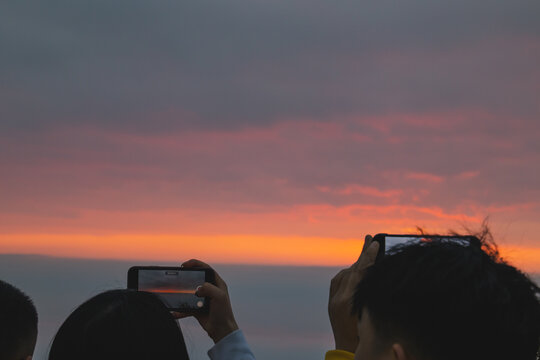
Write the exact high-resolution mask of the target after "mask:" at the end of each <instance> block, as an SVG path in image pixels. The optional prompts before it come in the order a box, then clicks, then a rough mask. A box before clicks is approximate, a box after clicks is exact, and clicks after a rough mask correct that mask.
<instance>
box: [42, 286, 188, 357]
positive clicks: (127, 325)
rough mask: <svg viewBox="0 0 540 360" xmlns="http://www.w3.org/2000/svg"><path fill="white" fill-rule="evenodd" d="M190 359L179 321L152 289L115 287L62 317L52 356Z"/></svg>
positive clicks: (53, 344)
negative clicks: (65, 317) (135, 289)
mask: <svg viewBox="0 0 540 360" xmlns="http://www.w3.org/2000/svg"><path fill="white" fill-rule="evenodd" d="M64 359H79V360H85V359H88V360H89V359H92V360H95V359H100V360H106V359H111V360H112V359H115V360H124V359H125V360H128V359H129V360H150V359H152V360H153V359H163V360H167V359H174V360H178V359H180V360H182V359H188V355H187V350H186V345H185V343H184V338H183V336H182V332H181V330H180V326H179V325H178V323H177V322H176V321H175V320H174V319H173V317H172V316H171V314H170V313H169V311H168V310H167V308H166V306H165V305H164V304H163V303H162V301H161V300H160V299H159V298H158V297H157V296H156V295H154V294H152V293H147V292H139V291H134V290H111V291H106V292H104V293H101V294H99V295H97V296H95V297H93V298H91V299H90V300H88V301H86V302H85V303H84V304H82V305H81V306H79V307H78V308H77V309H76V310H75V311H73V313H72V314H71V315H70V316H69V317H68V318H67V319H66V321H64V323H63V324H62V326H61V327H60V329H59V330H58V333H57V334H56V336H55V338H54V341H53V343H52V345H51V349H50V352H49V360H64Z"/></svg>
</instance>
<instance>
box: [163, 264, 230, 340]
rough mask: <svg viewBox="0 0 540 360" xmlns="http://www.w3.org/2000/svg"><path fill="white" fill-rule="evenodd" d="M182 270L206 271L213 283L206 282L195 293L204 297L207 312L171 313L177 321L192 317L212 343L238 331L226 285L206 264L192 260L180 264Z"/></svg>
mask: <svg viewBox="0 0 540 360" xmlns="http://www.w3.org/2000/svg"><path fill="white" fill-rule="evenodd" d="M182 268H183V269H193V268H198V269H207V270H209V271H212V273H213V274H214V276H215V282H214V283H213V284H212V283H209V282H206V283H204V285H202V286H201V287H200V288H199V289H198V290H197V292H196V295H197V296H201V297H204V298H205V299H206V300H207V301H208V302H209V310H208V312H192V313H186V312H173V313H172V314H173V316H174V317H175V318H177V319H180V318H184V317H187V316H194V317H195V318H196V319H197V320H198V321H199V324H201V327H202V328H203V329H204V330H205V331H206V332H207V333H208V336H210V338H212V340H213V341H214V343H217V342H218V341H219V340H221V339H223V338H224V337H225V336H227V335H229V334H230V333H232V332H233V331H235V330H238V324H237V323H236V320H235V318H234V314H233V310H232V306H231V300H230V298H229V291H228V289H227V284H225V281H223V279H222V278H221V277H220V276H219V274H218V273H217V272H215V271H214V270H213V269H212V268H211V267H210V266H209V265H208V264H206V263H204V262H202V261H200V260H196V259H192V260H188V261H186V262H185V263H183V264H182Z"/></svg>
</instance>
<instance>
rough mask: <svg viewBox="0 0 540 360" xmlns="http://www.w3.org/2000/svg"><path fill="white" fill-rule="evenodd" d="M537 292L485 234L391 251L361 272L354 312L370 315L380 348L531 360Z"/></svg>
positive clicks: (432, 358) (538, 314)
mask: <svg viewBox="0 0 540 360" xmlns="http://www.w3.org/2000/svg"><path fill="white" fill-rule="evenodd" d="M483 233H484V235H485V234H488V235H489V234H490V233H489V230H488V231H487V232H483ZM539 295H540V289H539V288H538V286H537V285H536V284H534V283H533V282H532V281H531V280H530V279H529V278H528V277H527V276H526V275H525V274H523V273H522V272H521V271H519V270H518V269H516V268H515V267H513V266H511V265H509V264H508V263H506V262H505V261H504V260H502V259H501V258H500V257H499V252H498V251H497V248H496V246H495V244H494V242H493V241H492V239H490V237H486V236H484V238H482V237H481V238H477V237H472V238H470V239H469V241H468V242H466V243H464V242H456V241H451V240H448V239H444V238H436V239H432V240H431V241H427V242H409V243H405V244H399V245H396V246H394V247H393V248H392V249H390V251H389V252H387V254H386V255H385V256H384V257H383V258H382V259H381V260H380V261H379V262H377V263H376V264H375V265H374V266H372V267H370V268H369V269H367V271H366V273H365V276H364V278H363V280H362V281H361V282H360V283H359V284H358V286H357V289H356V293H355V296H354V299H353V309H354V312H355V313H356V314H358V316H359V317H361V314H362V310H363V309H364V308H365V309H366V310H367V311H368V312H369V316H370V319H371V320H372V323H373V326H374V328H375V332H376V334H377V338H378V339H380V341H379V343H378V344H377V345H378V347H379V348H380V349H382V348H384V347H386V346H388V345H391V344H392V343H395V342H400V343H402V344H403V346H404V348H405V351H406V352H408V353H409V354H410V355H411V356H412V357H413V358H414V359H419V360H427V359H429V360H450V359H463V360H469V359H470V360H472V359H475V360H482V359H485V360H503V359H504V360H508V359H513V360H535V359H536V353H537V350H538V348H539V341H540V301H539Z"/></svg>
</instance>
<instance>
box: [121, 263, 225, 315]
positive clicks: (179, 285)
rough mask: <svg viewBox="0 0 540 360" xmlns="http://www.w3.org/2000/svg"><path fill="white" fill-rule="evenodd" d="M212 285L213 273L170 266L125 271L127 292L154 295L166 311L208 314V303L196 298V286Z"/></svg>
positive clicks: (208, 270) (137, 267)
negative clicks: (150, 293) (126, 272)
mask: <svg viewBox="0 0 540 360" xmlns="http://www.w3.org/2000/svg"><path fill="white" fill-rule="evenodd" d="M205 282H209V283H213V284H214V283H215V280H214V271H213V270H212V269H202V268H182V267H173V266H133V267H131V268H130V269H129V270H128V289H134V290H138V291H148V292H152V293H155V294H156V295H157V296H158V297H159V298H160V299H161V300H162V301H163V302H164V303H165V305H166V306H167V308H168V309H169V310H174V311H180V312H207V311H208V308H209V301H208V300H207V299H206V298H204V297H199V296H197V295H195V291H196V289H197V287H198V286H200V285H203V284H204V283H205Z"/></svg>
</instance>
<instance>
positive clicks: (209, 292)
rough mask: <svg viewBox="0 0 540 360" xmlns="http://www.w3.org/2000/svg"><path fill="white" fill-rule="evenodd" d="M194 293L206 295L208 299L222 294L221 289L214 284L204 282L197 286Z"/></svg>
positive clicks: (201, 295)
mask: <svg viewBox="0 0 540 360" xmlns="http://www.w3.org/2000/svg"><path fill="white" fill-rule="evenodd" d="M195 295H197V296H199V297H206V298H209V299H214V298H217V297H220V296H222V295H223V290H221V289H220V288H218V287H217V286H216V285H214V284H210V283H208V282H205V283H204V284H203V285H201V286H199V287H197V290H196V291H195Z"/></svg>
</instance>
